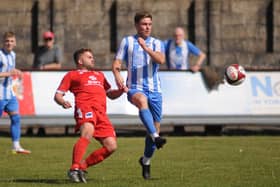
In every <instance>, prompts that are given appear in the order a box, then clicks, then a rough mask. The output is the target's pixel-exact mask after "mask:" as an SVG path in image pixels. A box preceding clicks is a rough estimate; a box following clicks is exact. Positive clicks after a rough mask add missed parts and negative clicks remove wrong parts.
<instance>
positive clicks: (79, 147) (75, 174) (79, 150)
mask: <svg viewBox="0 0 280 187" xmlns="http://www.w3.org/2000/svg"><path fill="white" fill-rule="evenodd" d="M80 131H81V135H80V138H79V139H78V140H77V142H76V143H75V145H74V147H73V154H72V165H71V168H70V170H69V171H68V177H69V178H70V179H71V180H72V181H73V182H84V183H86V180H85V176H84V171H82V170H81V163H82V160H83V157H84V155H85V153H86V150H87V147H88V145H89V143H90V139H91V138H92V135H93V133H94V126H93V124H92V123H91V122H84V123H83V124H81V126H80ZM81 176H82V177H81Z"/></svg>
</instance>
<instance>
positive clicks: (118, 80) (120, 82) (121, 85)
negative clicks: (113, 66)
mask: <svg viewBox="0 0 280 187" xmlns="http://www.w3.org/2000/svg"><path fill="white" fill-rule="evenodd" d="M115 81H116V84H117V87H118V88H119V89H120V90H121V89H123V88H124V87H125V85H124V80H123V77H122V76H117V77H115Z"/></svg>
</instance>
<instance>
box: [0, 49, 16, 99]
mask: <svg viewBox="0 0 280 187" xmlns="http://www.w3.org/2000/svg"><path fill="white" fill-rule="evenodd" d="M15 65H16V54H15V52H13V51H11V52H10V53H8V52H6V51H4V50H3V49H1V50H0V72H1V73H2V72H9V71H11V70H12V69H14V68H15ZM13 96H15V93H14V92H13V88H12V77H10V76H9V77H0V99H1V100H4V99H11V98H12V97H13Z"/></svg>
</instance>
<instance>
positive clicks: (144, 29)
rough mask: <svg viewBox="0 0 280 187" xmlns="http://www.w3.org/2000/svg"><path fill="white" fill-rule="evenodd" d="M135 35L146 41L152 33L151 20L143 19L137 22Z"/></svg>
mask: <svg viewBox="0 0 280 187" xmlns="http://www.w3.org/2000/svg"><path fill="white" fill-rule="evenodd" d="M135 27H136V30H137V34H138V35H139V36H141V37H142V38H144V39H146V38H147V37H149V36H150V35H151V32H152V19H151V18H143V19H141V20H140V21H139V23H136V24H135Z"/></svg>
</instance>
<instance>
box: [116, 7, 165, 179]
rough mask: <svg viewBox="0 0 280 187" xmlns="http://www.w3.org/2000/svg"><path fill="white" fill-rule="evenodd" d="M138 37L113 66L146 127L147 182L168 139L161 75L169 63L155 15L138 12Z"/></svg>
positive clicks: (144, 165) (125, 44) (121, 49)
mask: <svg viewBox="0 0 280 187" xmlns="http://www.w3.org/2000/svg"><path fill="white" fill-rule="evenodd" d="M134 25H135V29H136V31H137V34H135V35H131V36H127V37H124V38H123V39H122V41H121V44H120V47H119V49H118V51H117V54H116V57H115V60H114V62H113V65H112V71H113V74H114V76H115V81H116V84H117V86H118V87H119V88H120V89H125V90H128V93H127V98H128V101H129V102H131V103H132V104H133V105H134V106H136V107H137V108H138V111H139V117H140V119H141V120H142V123H143V124H144V126H145V127H146V130H147V136H146V140H145V149H144V154H143V156H141V157H140V159H139V163H140V165H141V167H142V176H143V178H144V179H149V178H150V162H151V159H152V156H153V154H154V151H155V149H156V148H157V149H160V148H162V147H163V145H164V144H165V143H166V139H165V138H162V137H160V136H159V131H160V121H161V118H162V93H161V85H160V80H159V75H158V69H159V65H160V64H164V63H165V55H164V46H163V43H162V42H161V41H160V40H159V39H156V38H154V37H151V36H150V35H151V32H152V15H151V14H150V13H148V12H138V13H136V14H135V17H134ZM122 62H126V67H127V73H128V75H127V81H126V85H125V84H124V79H123V77H122V76H121V73H120V71H121V65H122Z"/></svg>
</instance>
